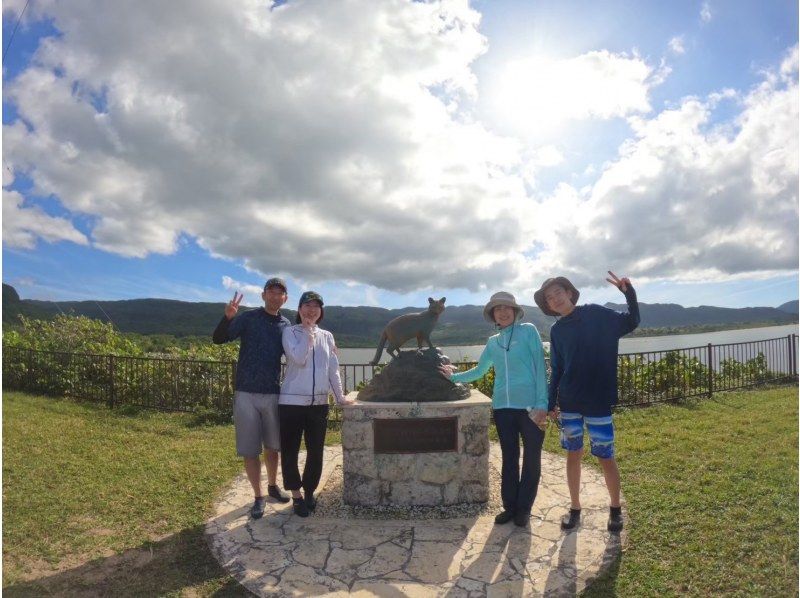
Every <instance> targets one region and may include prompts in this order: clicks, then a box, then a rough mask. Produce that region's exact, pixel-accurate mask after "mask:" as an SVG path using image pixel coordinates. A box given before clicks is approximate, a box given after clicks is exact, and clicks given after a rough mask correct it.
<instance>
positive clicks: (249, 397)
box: [233, 390, 281, 458]
mask: <svg viewBox="0 0 800 598" xmlns="http://www.w3.org/2000/svg"><path fill="white" fill-rule="evenodd" d="M279 396H280V395H277V394H274V395H265V394H259V393H255V392H244V391H241V390H237V391H236V392H235V393H234V394H233V426H234V428H235V429H236V452H237V453H238V454H239V456H240V457H254V458H257V457H258V456H259V455H260V454H261V447H262V446H263V447H264V448H267V449H272V450H274V451H279V450H281V431H280V424H279V421H280V419H279V416H278V397H279Z"/></svg>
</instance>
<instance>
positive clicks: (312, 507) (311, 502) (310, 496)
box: [304, 492, 317, 513]
mask: <svg viewBox="0 0 800 598" xmlns="http://www.w3.org/2000/svg"><path fill="white" fill-rule="evenodd" d="M304 500H305V501H306V507H308V510H309V511H311V512H312V513H313V512H314V511H316V510H317V499H316V498H315V497H314V493H313V492H307V493H306V496H305V499H304Z"/></svg>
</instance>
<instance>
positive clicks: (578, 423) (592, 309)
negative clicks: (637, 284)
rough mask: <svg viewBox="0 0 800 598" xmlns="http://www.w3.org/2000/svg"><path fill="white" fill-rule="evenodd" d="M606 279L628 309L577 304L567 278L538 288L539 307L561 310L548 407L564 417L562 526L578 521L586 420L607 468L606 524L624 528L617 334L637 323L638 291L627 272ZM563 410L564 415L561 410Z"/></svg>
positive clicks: (554, 329) (592, 443)
mask: <svg viewBox="0 0 800 598" xmlns="http://www.w3.org/2000/svg"><path fill="white" fill-rule="evenodd" d="M608 274H609V276H610V278H607V279H606V280H608V282H610V283H611V284H613V285H614V286H616V287H617V288H618V289H619V290H620V291H622V292H623V293H624V294H625V299H626V301H627V303H628V313H626V314H621V313H618V312H615V311H614V310H611V309H608V308H606V307H602V306H600V305H592V304H590V305H581V306H577V305H576V304H577V302H578V297H579V296H580V293H579V292H578V289H576V288H575V286H574V285H573V284H572V283H571V282H570V281H569V280H567V279H566V278H564V277H563V276H559V277H557V278H549V279H547V280H546V281H545V282H544V284H542V287H541V288H540V289H539V290H538V291H537V292H536V293H535V294H534V299H535V300H536V304H537V305H538V306H539V308H540V309H541V310H542V311H543V312H544V313H546V314H547V315H550V316H560V318H559V320H558V321H557V322H556V323H555V324H553V327H552V328H551V329H550V366H551V371H552V373H551V377H550V386H549V389H548V391H549V392H548V411H549V412H550V414H551V417H554V418H555V417H559V418H560V421H561V446H562V447H563V448H564V449H565V450H566V451H567V486H568V487H569V494H570V501H571V503H572V504H571V506H570V511H569V515H568V516H566V517H564V519H562V521H561V528H562V529H565V530H569V529H573V528H574V527H575V526H577V525H578V523H580V517H581V502H580V483H581V458H582V457H583V429H584V424H585V425H586V428H587V429H588V431H589V442H590V446H591V453H592V455H594V456H595V457H597V458H598V460H599V462H600V466H601V467H602V469H603V476H604V477H605V481H606V487H607V488H608V494H609V497H610V500H611V511H610V515H609V519H608V530H609V531H612V532H618V531H620V530H621V529H622V510H621V506H620V480H619V469H618V468H617V462H616V460H615V459H614V424H613V422H612V419H611V408H612V407H613V406H614V405H615V404H616V403H617V353H618V350H619V339H620V338H621V337H622V336H624V335H626V334H628V333H629V332H631V331H632V330H634V329H635V328H636V327H637V326H638V325H639V320H640V318H639V304H638V303H637V301H636V291H634V290H633V286H632V285H631V281H630V280H629V279H627V278H617V276H616V275H615V274H614V273H613V272H611V271H609V273H608ZM559 412H560V415H559Z"/></svg>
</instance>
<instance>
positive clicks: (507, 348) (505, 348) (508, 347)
mask: <svg viewBox="0 0 800 598" xmlns="http://www.w3.org/2000/svg"><path fill="white" fill-rule="evenodd" d="M512 338H514V324H511V334H509V335H508V346H507V347H504V346H503V343H501V342H500V335H499V334H498V335H497V344H498V345H500V347H501V348H502V349H504V350H505V352H506V353H508V351H509V350H510V349H511V339H512Z"/></svg>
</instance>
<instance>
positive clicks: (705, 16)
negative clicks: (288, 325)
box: [700, 2, 713, 23]
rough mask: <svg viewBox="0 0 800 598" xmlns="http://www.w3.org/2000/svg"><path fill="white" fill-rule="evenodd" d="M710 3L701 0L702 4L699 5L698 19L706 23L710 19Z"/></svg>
mask: <svg viewBox="0 0 800 598" xmlns="http://www.w3.org/2000/svg"><path fill="white" fill-rule="evenodd" d="M712 16H713V15H712V14H711V5H710V4H709V3H708V2H703V5H702V6H701V7H700V20H702V21H703V23H708V22H709V21H710V20H711V17H712Z"/></svg>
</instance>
